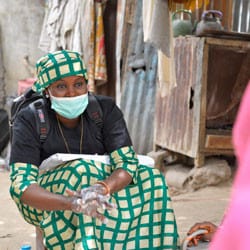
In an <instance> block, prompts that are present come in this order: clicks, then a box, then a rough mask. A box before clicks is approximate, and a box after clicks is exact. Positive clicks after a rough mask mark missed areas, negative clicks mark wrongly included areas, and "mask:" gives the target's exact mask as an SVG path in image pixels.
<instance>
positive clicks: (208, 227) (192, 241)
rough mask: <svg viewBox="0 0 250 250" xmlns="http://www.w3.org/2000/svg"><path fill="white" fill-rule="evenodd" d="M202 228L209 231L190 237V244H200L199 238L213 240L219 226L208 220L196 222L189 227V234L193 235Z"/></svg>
mask: <svg viewBox="0 0 250 250" xmlns="http://www.w3.org/2000/svg"><path fill="white" fill-rule="evenodd" d="M201 229H203V230H206V231H207V233H204V234H199V235H197V236H195V237H193V238H192V239H190V241H189V244H188V245H189V246H192V245H195V246H196V245H197V244H198V241H199V240H201V241H211V239H212V237H213V235H214V233H215V232H216V230H217V226H216V225H214V224H213V223H211V222H207V221H204V222H200V223H196V224H194V225H193V226H192V227H191V228H190V229H189V231H188V233H187V235H191V234H193V233H194V232H196V231H198V230H201Z"/></svg>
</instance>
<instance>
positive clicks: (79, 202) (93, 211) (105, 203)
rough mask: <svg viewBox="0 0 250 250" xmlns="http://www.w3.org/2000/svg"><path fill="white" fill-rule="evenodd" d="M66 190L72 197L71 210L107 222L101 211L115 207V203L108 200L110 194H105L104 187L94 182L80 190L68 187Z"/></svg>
mask: <svg viewBox="0 0 250 250" xmlns="http://www.w3.org/2000/svg"><path fill="white" fill-rule="evenodd" d="M66 191H67V193H68V195H69V196H71V197H72V198H73V200H72V211H74V212H77V213H84V214H86V215H88V216H91V217H94V218H98V219H99V220H101V221H102V223H107V218H106V217H105V216H104V215H103V211H105V210H112V209H114V208H116V205H115V204H113V203H111V202H109V199H110V195H109V194H105V193H106V192H105V189H103V186H102V185H100V184H94V185H92V186H90V187H87V188H84V189H82V190H81V191H80V192H77V191H72V190H69V189H68V190H66Z"/></svg>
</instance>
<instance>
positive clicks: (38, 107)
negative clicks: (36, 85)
mask: <svg viewBox="0 0 250 250" xmlns="http://www.w3.org/2000/svg"><path fill="white" fill-rule="evenodd" d="M45 103H46V98H45V97H44V96H43V95H41V94H39V93H37V92H35V91H34V90H32V89H31V88H28V89H27V90H26V91H25V92H24V93H23V94H22V95H20V96H18V97H17V98H16V99H14V100H13V102H12V105H11V110H10V121H9V125H10V139H11V138H12V127H13V124H14V121H15V119H16V117H17V116H18V113H19V111H20V110H21V109H23V108H24V107H27V106H28V105H30V107H31V109H32V110H33V112H34V115H35V118H36V127H37V133H38V134H39V135H40V140H41V142H44V141H45V140H46V137H47V134H48V131H49V122H48V114H47V111H46V109H45Z"/></svg>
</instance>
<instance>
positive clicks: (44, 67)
mask: <svg viewBox="0 0 250 250" xmlns="http://www.w3.org/2000/svg"><path fill="white" fill-rule="evenodd" d="M36 75H37V81H36V82H35V83H34V85H33V90H34V91H36V92H42V91H43V90H44V89H45V88H47V87H48V86H49V85H51V84H52V83H53V82H55V81H57V80H59V79H62V78H64V77H67V76H83V77H84V78H85V80H86V82H87V80H88V76H87V69H86V67H85V65H84V62H83V60H82V58H81V55H80V54H79V53H77V52H73V51H68V50H60V51H56V52H53V53H48V54H47V55H45V56H43V57H42V58H40V60H38V62H37V63H36Z"/></svg>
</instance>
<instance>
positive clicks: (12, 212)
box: [0, 170, 232, 250]
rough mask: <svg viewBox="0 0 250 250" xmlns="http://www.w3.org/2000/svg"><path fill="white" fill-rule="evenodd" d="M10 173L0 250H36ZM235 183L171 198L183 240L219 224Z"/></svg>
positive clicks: (3, 176)
mask: <svg viewBox="0 0 250 250" xmlns="http://www.w3.org/2000/svg"><path fill="white" fill-rule="evenodd" d="M9 183H10V182H9V172H8V171H6V170H1V171H0V190H1V191H0V196H1V202H0V250H7V249H8V250H17V249H20V247H21V246H22V245H23V244H27V243H28V244H30V245H31V246H32V249H36V247H35V230H34V227H33V226H31V225H29V224H28V223H26V222H25V221H24V220H23V219H22V217H21V216H20V214H19V212H18V210H17V208H16V206H15V204H14V202H13V201H12V200H11V198H10V196H9V192H8V189H9ZM231 184H232V181H231V180H230V181H227V182H225V183H221V184H220V185H217V186H211V187H205V188H203V189H200V190H198V191H195V192H190V193H185V194H181V195H177V196H173V197H172V201H173V207H174V210H175V215H176V219H177V224H178V230H179V234H180V238H181V240H183V239H184V238H185V235H186V232H187V231H188V229H189V228H190V226H192V225H193V224H194V223H195V222H200V221H204V220H208V221H211V222H213V223H215V224H219V223H220V221H221V219H222V217H223V214H224V211H225V209H226V207H227V205H228V202H229V197H230V191H231Z"/></svg>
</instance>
